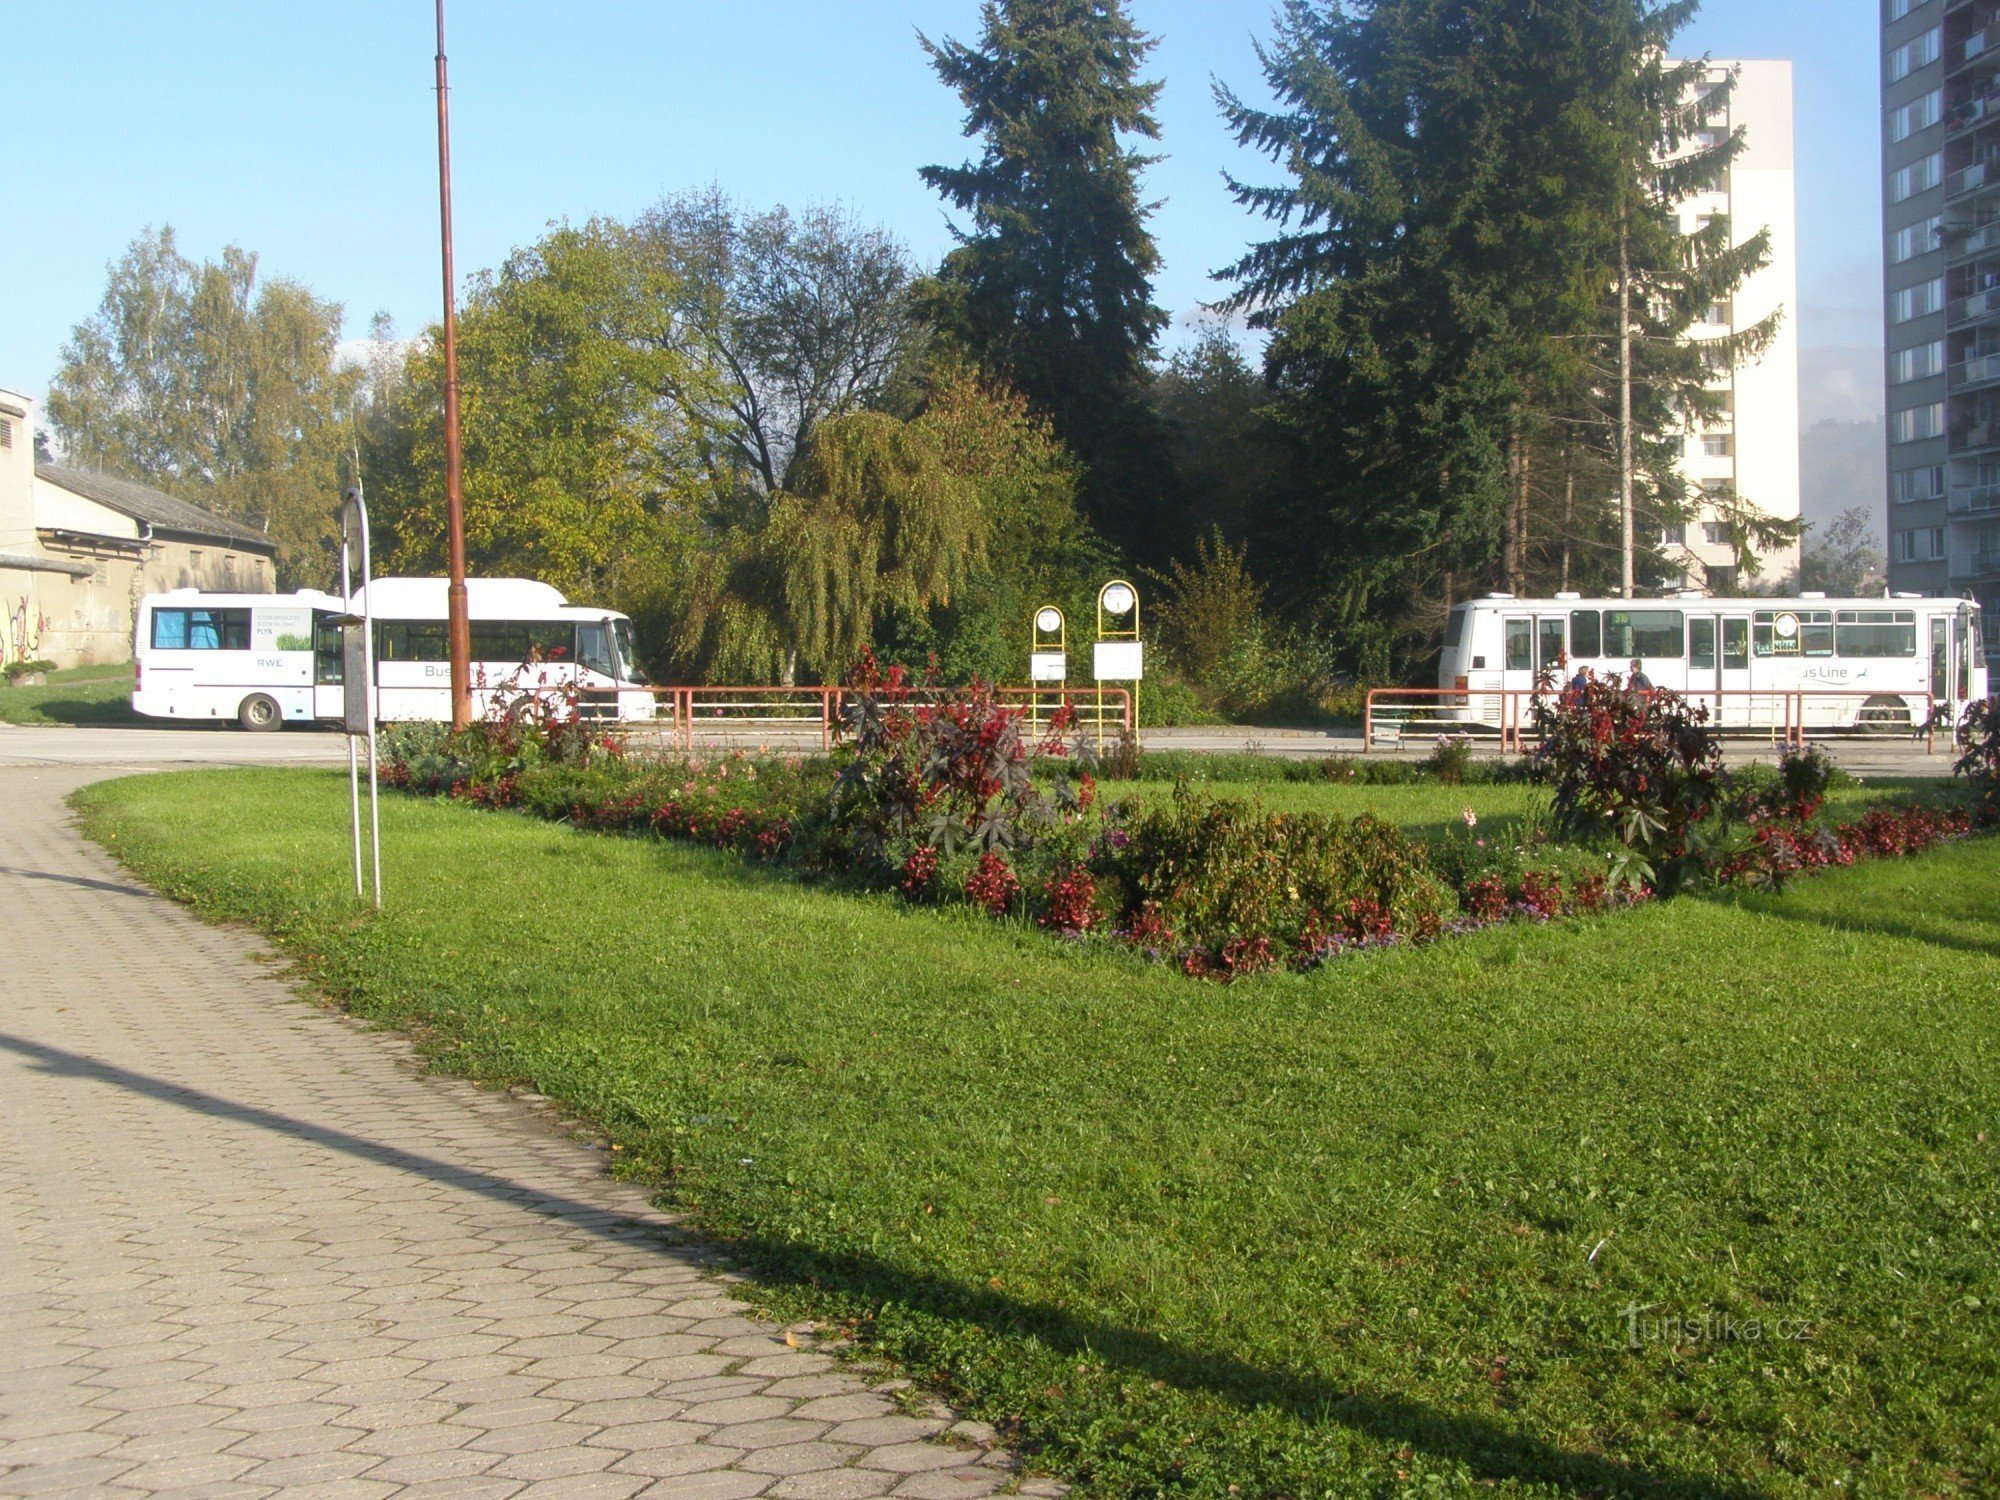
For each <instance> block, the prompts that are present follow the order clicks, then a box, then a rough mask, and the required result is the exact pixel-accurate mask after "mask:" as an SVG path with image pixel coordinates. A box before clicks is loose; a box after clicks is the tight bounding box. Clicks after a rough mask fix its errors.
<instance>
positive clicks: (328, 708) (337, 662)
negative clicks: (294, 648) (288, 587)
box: [312, 609, 347, 719]
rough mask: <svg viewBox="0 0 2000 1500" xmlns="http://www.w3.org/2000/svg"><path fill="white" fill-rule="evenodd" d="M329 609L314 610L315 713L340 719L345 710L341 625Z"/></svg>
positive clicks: (315, 714) (325, 717)
mask: <svg viewBox="0 0 2000 1500" xmlns="http://www.w3.org/2000/svg"><path fill="white" fill-rule="evenodd" d="M333 621H334V616H333V614H332V613H331V612H330V611H327V610H323V609H316V610H314V611H313V713H312V716H313V717H314V718H315V719H339V718H341V717H342V716H343V715H344V714H345V713H346V712H347V707H346V701H345V699H344V698H343V696H342V693H343V689H342V687H341V672H342V667H343V665H344V662H343V659H342V654H341V640H340V627H339V626H338V625H336V624H334V623H333Z"/></svg>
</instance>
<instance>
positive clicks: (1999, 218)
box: [1944, 205, 2000, 266]
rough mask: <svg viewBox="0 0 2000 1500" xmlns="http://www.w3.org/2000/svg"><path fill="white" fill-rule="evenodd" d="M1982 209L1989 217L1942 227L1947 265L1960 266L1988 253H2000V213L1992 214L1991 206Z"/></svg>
mask: <svg viewBox="0 0 2000 1500" xmlns="http://www.w3.org/2000/svg"><path fill="white" fill-rule="evenodd" d="M1983 207H1985V208H1986V210H1987V212H1988V213H1989V214H1991V215H1992V216H1991V217H1986V218H1980V219H1977V220H1968V221H1966V222H1963V223H1958V224H1947V225H1945V226H1944V251H1945V263H1946V264H1947V265H1954V266H1955V265H1960V264H1962V263H1964V262H1965V261H1968V260H1976V259H1978V257H1980V256H1982V255H1985V254H1988V253H1989V252H2000V213H1993V208H1992V205H1983Z"/></svg>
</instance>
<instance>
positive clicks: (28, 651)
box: [0, 594, 49, 661]
mask: <svg viewBox="0 0 2000 1500" xmlns="http://www.w3.org/2000/svg"><path fill="white" fill-rule="evenodd" d="M48 628H49V617H48V616H47V615H45V614H43V613H42V612H41V611H40V610H38V609H31V608H30V607H29V605H28V596H27V595H26V594H23V595H21V597H20V599H19V600H18V601H16V603H15V605H14V608H13V609H12V610H11V611H10V612H9V613H8V615H7V634H6V637H5V639H4V640H0V652H3V653H4V656H5V658H6V660H8V661H31V660H33V659H34V658H35V657H37V656H39V655H40V654H41V650H42V632H43V631H45V630H47V629H48Z"/></svg>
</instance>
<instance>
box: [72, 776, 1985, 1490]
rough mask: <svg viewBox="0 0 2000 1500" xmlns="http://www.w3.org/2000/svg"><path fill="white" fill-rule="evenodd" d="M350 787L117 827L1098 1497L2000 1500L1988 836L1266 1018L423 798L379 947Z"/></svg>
mask: <svg viewBox="0 0 2000 1500" xmlns="http://www.w3.org/2000/svg"><path fill="white" fill-rule="evenodd" d="M1268 790H1270V791H1273V792H1275V791H1276V790H1278V789H1275V788H1274V789H1268ZM1306 790H1308V791H1311V790H1315V789H1311V788H1308V789H1306ZM1329 791H1330V792H1332V793H1334V794H1337V795H1339V796H1340V797H1341V798H1342V800H1343V802H1345V800H1346V799H1347V798H1348V797H1350V796H1352V797H1355V798H1357V802H1358V801H1365V800H1366V799H1368V798H1369V797H1372V798H1374V799H1375V800H1376V802H1377V804H1378V805H1381V806H1385V807H1387V806H1389V803H1388V802H1387V800H1386V798H1385V796H1384V794H1386V793H1398V794H1403V793H1410V792H1416V791H1428V792H1429V795H1430V796H1431V797H1432V798H1434V799H1440V800H1438V801H1437V803H1436V806H1435V808H1434V809H1433V815H1439V814H1441V813H1442V812H1444V811H1448V810H1452V809H1455V808H1456V807H1458V806H1461V805H1464V804H1472V805H1475V806H1485V807H1487V808H1489V809H1492V810H1494V811H1496V812H1498V811H1500V809H1499V807H1498V806H1497V805H1496V800H1495V799H1501V798H1512V797H1514V796H1516V795H1518V794H1519V793H1518V792H1517V789H1515V788H1471V789H1466V790H1465V791H1463V792H1460V791H1458V790H1455V789H1405V788H1381V789H1372V788H1364V789H1358V790H1357V789H1351V788H1335V789H1329ZM344 798H345V787H344V784H343V778H341V777H340V776H339V775H337V774H327V773H323V772H318V771H230V772H196V773H185V774H179V775H173V776H155V777H147V778H143V779H135V780H127V781H120V782H112V783H106V784H101V785H99V786H96V787H93V788H90V789H88V790H86V791H85V792H83V793H81V794H79V802H80V804H81V806H82V807H83V808H84V810H85V813H86V817H87V826H88V827H89V828H90V829H91V830H92V832H93V833H95V834H96V835H97V836H98V837H100V838H102V839H103V840H105V841H106V842H107V843H108V844H109V846H110V847H111V848H113V849H114V850H115V851H117V852H118V853H119V854H120V855H121V856H122V857H123V858H124V859H126V860H127V861H128V862H129V863H130V864H131V865H132V866H133V867H134V868H135V869H136V870H137V871H139V872H140V873H141V874H142V875H144V876H145V877H146V878H148V879H150V880H152V881H153V882H155V883H156V884H158V885H159V886H161V887H162V888H163V889H166V890H168V891H170V892H171V893H173V894H175V895H177V896H179V897H182V898H183V899H187V900H189V901H192V902H193V903H194V904H195V905H196V906H197V907H198V908H199V909H200V910H202V911H203V912H204V913H206V914H207V915H209V916H211V917H215V918H218V919H223V918H226V919H235V920H242V921H246V922H249V923H251V924H253V925H255V926H257V927H260V928H263V929H265V930H268V931H271V932H273V933H275V934H276V935H277V937H278V939H279V940H280V941H281V942H282V943H283V945H284V946H285V947H286V948H287V950H288V951H289V952H291V953H292V954H293V955H294V956H295V957H296V958H297V959H298V961H299V962H300V964H301V966H302V968H303V969H304V971H305V972H306V973H307V974H309V975H310V976H311V977H312V978H313V979H314V980H315V981H316V982H317V983H318V984H319V985H320V986H321V987H323V988H324V989H325V990H326V991H327V992H329V993H330V994H333V995H335V996H337V997H338V998H339V999H341V1000H342V1001H343V1002H344V1003H346V1004H348V1005H350V1006H351V1007H353V1008H354V1009H355V1010H357V1011H359V1012H361V1013H363V1014H366V1015H370V1016H375V1017H379V1018H381V1019H382V1020H384V1021H387V1022H389V1023H392V1024H395V1025H399V1026H403V1027H407V1028H410V1029H412V1030H413V1031H415V1032H416V1033H417V1034H418V1035H419V1036H420V1037H422V1038H423V1039H424V1041H425V1043H426V1045H428V1046H429V1047H430V1048H432V1049H433V1050H434V1053H435V1056H436V1058H437V1061H438V1063H439V1065H440V1066H443V1067H446V1068H450V1069H454V1070H457V1071H460V1072H463V1073H467V1074H470V1075H472V1076H475V1077H479V1078H483V1079H488V1080H493V1081H496V1082H500V1081H505V1082H512V1081H520V1082H528V1083H531V1084H532V1085H533V1086H534V1087H535V1088H537V1089H538V1090H540V1091H542V1092H544V1093H547V1094H549V1095H551V1096H553V1097H555V1098H556V1099H559V1100H561V1101H562V1102H563V1103H564V1104H566V1105H567V1106H569V1107H570V1108H572V1109H574V1110H576V1111H579V1112H581V1113H584V1114H586V1115H589V1116H591V1117H593V1118H595V1119H597V1120H599V1121H601V1122H603V1123H604V1125H605V1126H606V1127H607V1129H608V1131H609V1133H610V1134H611V1136H612V1138H613V1139H614V1140H615V1141H617V1142H618V1143H619V1144H620V1145H621V1146H622V1147H623V1148H624V1149H623V1152H622V1155H623V1156H624V1158H625V1159H627V1160H629V1161H631V1162H632V1163H633V1164H634V1166H633V1170H635V1171H638V1172H643V1173H656V1174H659V1176H660V1177H661V1179H662V1181H663V1182H664V1183H665V1185H666V1191H667V1193H668V1194H669V1196H670V1197H671V1198H672V1200H674V1201H676V1202H678V1203H680V1204H682V1205H684V1206H686V1207H688V1208H689V1209H691V1210H692V1211H693V1212H694V1214H695V1215H696V1216H697V1218H698V1219H699V1221H700V1222H702V1223H703V1224H704V1225H705V1226H706V1227H707V1228H708V1229H709V1230H710V1231H712V1232H714V1233H717V1234H720V1235H727V1236H729V1237H731V1238H732V1239H733V1241H734V1244H735V1247H736V1252H737V1254H738V1255H739V1256H740V1257H741V1258H742V1260H743V1261H744V1262H745V1263H747V1264H748V1265H750V1266H752V1267H753V1268H755V1269H756V1270H757V1271H758V1272H759V1273H760V1274H761V1276H762V1278H763V1288H764V1289H763V1290H762V1291H761V1292H760V1293H759V1295H761V1296H763V1297H765V1298H767V1299H768V1300H769V1301H770V1302H771V1303H772V1304H773V1305H774V1308H775V1309H776V1310H778V1311H781V1312H783V1313H786V1314H801V1313H806V1312H810V1313H812V1314H815V1315H818V1316H822V1317H827V1318H832V1319H838V1318H840V1317H842V1316H846V1317H852V1318H855V1319H857V1320H858V1321H859V1324H860V1327H861V1330H862V1332H863V1334H864V1335H865V1336H866V1337H867V1338H868V1339H870V1340H872V1342H873V1343H874V1344H875V1345H876V1346H877V1347H878V1348H879V1349H880V1350H882V1351H883V1352H885V1353H886V1354H887V1355H889V1356H891V1357H893V1358H895V1359H898V1360H900V1361H902V1362H904V1363H905V1364H906V1365H907V1366H908V1367H909V1368H910V1369H912V1370H913V1371H915V1372H917V1373H918V1374H920V1375H922V1376H923V1377H925V1378H927V1379H930V1380H932V1381H934V1382H936V1383H938V1384H939V1385H940V1386H941V1387H942V1388H944V1389H946V1390H947V1391H949V1392H950V1393H951V1394H952V1395H953V1397H954V1398H955V1399H956V1400H958V1401H959V1402H960V1403H961V1404H962V1405H963V1406H964V1407H966V1408H967V1409H968V1410H970V1411H971V1412H973V1413H974V1414H976V1415H979V1416H982V1417H985V1418H987V1419H989V1420H995V1421H999V1422H1002V1423H1003V1424H1009V1425H1010V1427H1011V1428H1012V1429H1013V1430H1016V1431H1017V1432H1018V1433H1019V1435H1020V1437H1021V1438H1022V1440H1023V1441H1024V1442H1025V1443H1026V1444H1028V1445H1029V1446H1030V1447H1031V1448H1033V1449H1035V1450H1036V1451H1038V1453H1039V1455H1040V1459H1041V1461H1042V1462H1043V1463H1045V1464H1047V1465H1048V1466H1050V1467H1051V1468H1053V1469H1055V1470H1057V1471H1059V1472H1063V1473H1067V1474H1070V1475H1073V1476H1078V1477H1081V1478H1082V1479H1083V1480H1084V1481H1086V1484H1087V1487H1088V1489H1089V1491H1090V1492H1092V1493H1103V1494H1119V1495H1162V1494H1170V1495H1200V1496H1218V1497H1220V1496H1226V1495H1230V1494H1240V1495H1243V1496H1276V1495H1285V1496H1292V1497H1298V1500H1304V1497H1307V1496H1392V1495H1410V1496H1434V1495H1458V1494H1465V1495H1471V1494H1480V1495H1485V1494H1503V1495H1515V1496H1519V1495H1543V1496H1555V1495H1576V1496H1581V1495H1612V1494H1619V1495H1648V1496H1669V1495H1671V1496H1694V1495H1704V1496H1731V1497H1749V1496H1805V1495H1829V1494H1840V1495H1845V1496H1889V1495H1898V1496H1900V1495H1910V1494H1919V1493H1924V1494H1950V1495H1972V1494H1993V1493H1996V1492H2000V1437H1996V1435H1995V1422H1994V1414H1995V1412H1996V1411H2000V1329H1996V1327H1995V1325H1994V1322H1993V1318H1994V1316H1995V1311H1994V1310H1995V1306H1996V1301H2000V1270H1996V1261H1995V1256H1994V1249H1995V1244H1994V1231H1995V1225H1996V1221H2000V1192H1996V1189H1997V1188H2000V1016H1996V1009H1995V996H1996V994H2000V902H1996V900H1995V898H1994V892H1995V891H1996V890H2000V840H1991V839H1988V840H1982V841H1978V842H1975V843H1972V844H1968V845H1962V846H1957V847H1954V848H1951V849H1949V850H1946V851H1942V852H1940V853H1938V854H1934V855H1931V856H1928V857H1925V858H1922V859H1917V860H1908V861H1900V862H1885V863H1879V864H1873V865H1864V866H1861V867H1858V868H1856V869H1853V870H1850V871H1842V872H1836V873H1832V874H1827V875H1823V876H1820V877H1817V878H1815V879H1812V880H1809V881H1804V882H1801V883H1799V884H1798V885H1797V886H1795V887H1794V888H1793V890H1792V891H1791V892H1789V893H1788V894H1786V895H1784V896H1782V897H1777V898H1757V899H1749V898H1741V899H1727V900H1724V899H1718V900H1684V901H1680V902H1677V903H1674V904H1671V905H1663V906H1657V907H1650V908H1641V909H1639V910H1636V911H1633V912H1630V913H1626V914H1623V915H1620V916H1616V917H1608V918H1600V919H1592V920H1588V921H1581V922H1575V923H1570V924H1565V925H1561V926H1557V927H1553V928H1526V927H1508V928H1503V929H1496V930H1491V931H1488V932H1484V933H1481V934H1478V935H1475V936H1473V937H1470V938H1465V939H1458V940H1452V941H1449V942H1445V943H1441V944H1439V945H1436V946H1434V947H1431V948H1428V949H1424V950H1418V951H1390V952H1384V953H1380V954H1376V955H1372V956H1368V957H1362V958H1355V959H1348V960H1344V961H1339V962H1336V963H1334V964H1333V965H1330V966H1329V967H1327V968H1326V969H1323V970H1321V971H1319V972H1317V973H1314V974H1310V975H1304V976H1288V975H1280V976H1274V977H1269V978H1264V979H1259V980H1256V981H1251V982H1246V983H1242V984H1238V985H1235V986H1230V987H1226V988H1225V987H1218V986H1210V985H1202V984H1196V983H1193V982H1190V981H1187V980H1185V979H1182V978H1180V977H1179V976H1178V975H1176V974H1174V973H1171V972H1169V971H1167V970H1164V969H1161V968H1157V967H1147V966H1145V965H1144V964H1142V963H1141V962H1139V961H1138V960H1136V959H1134V958H1131V957H1128V956H1125V955H1122V954H1119V953H1116V952H1112V951H1108V950H1101V949H1096V948H1092V947H1065V946H1063V945H1060V944H1058V943H1056V942H1054V941H1053V940H1050V939H1047V938H1044V937H1043V936H1041V935H1040V934H1039V933H1035V932H1030V931H1026V930H1022V929H1018V928H1010V927H1007V926H1002V925H997V924H992V923H989V922H987V921H985V920H983V919H980V918H977V917H974V916H971V915H969V914H966V913H963V912H958V911H942V912H940V911H937V910H916V909H911V908H906V907H902V906H900V905H898V904H897V903H896V902H894V901H892V900H889V899H886V898H868V897H856V896H851V895H843V894H838V893H834V892H830V891H825V890H818V889H813V888H809V887H804V886H801V885H799V884H797V883H795V882H793V881H791V880H790V879H788V878H785V877H783V876H781V875H775V874H770V873H766V872H762V871H758V870H755V869H752V868H750V867H747V866H745V865H743V864H741V863H739V862H737V861H736V860H734V859H733V858H729V857H724V856H719V855H713V854H709V853H707V852H704V851H701V850H697V849H691V848H687V847H683V846H676V845H670V844H666V843H661V842H657V841H653V840H629V839H618V838H611V837H606V836H602V835H587V834H577V833H573V832H570V831H569V830H567V829H565V828H563V827H561V826H558V825H551V824H544V823H539V822H535V821H532V820H530V819H527V818H523V817H517V816H514V815H509V814H492V813H482V812H478V811H474V810H471V809H468V808H465V807H463V806H459V805H454V804H451V803H448V802H420V801H414V800H406V799H402V798H393V797H392V798H390V799H388V800H386V801H385V803H384V805H383V837H384V842H385V851H384V852H385V860H386V867H387V883H388V889H389V907H388V910H387V911H386V912H385V913H384V914H383V915H382V916H380V917H379V918H369V919H359V918H356V917H355V915H354V914H353V911H352V905H351V894H350V893H349V891H348V888H347V885H346V882H347V879H348V872H347V864H346V860H347V848H346V837H347V835H346V827H345V816H346V814H345V803H344ZM1347 810H1353V806H1352V805H1350V806H1349V807H1348V809H1347ZM1401 810H1402V811H1404V812H1409V811H1411V810H1412V809H1410V808H1409V807H1407V806H1405V807H1403V808H1402V809H1401ZM1636 1308H1644V1309H1645V1311H1644V1312H1638V1313H1631V1314H1629V1315H1628V1311H1627V1310H1628V1309H1636ZM1634 1331H1636V1332H1637V1334H1638V1339H1637V1344H1638V1347H1636V1348H1633V1347H1630V1346H1629V1345H1630V1339H1629V1335H1630V1334H1631V1333H1632V1332H1634ZM1718 1332H1720V1333H1722V1334H1723V1335H1724V1336H1723V1337H1720V1338H1717V1337H1712V1335H1714V1334H1716V1333H1718ZM1753 1335H1754V1336H1753ZM1781 1335H1782V1336H1781Z"/></svg>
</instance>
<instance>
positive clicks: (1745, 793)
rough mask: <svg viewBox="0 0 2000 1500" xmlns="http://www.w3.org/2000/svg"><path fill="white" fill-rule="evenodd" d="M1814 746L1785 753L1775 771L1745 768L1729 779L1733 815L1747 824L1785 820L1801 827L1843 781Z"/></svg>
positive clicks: (1816, 812)
mask: <svg viewBox="0 0 2000 1500" xmlns="http://www.w3.org/2000/svg"><path fill="white" fill-rule="evenodd" d="M1845 775H1846V773H1845V772H1843V771H1842V770H1841V769H1840V767H1839V766H1837V765H1835V764H1834V761H1833V757H1832V756H1830V755H1828V754H1827V753H1826V751H1825V750H1823V749H1821V748H1820V747H1819V746H1818V745H1807V746H1805V747H1804V748H1803V749H1797V750H1793V749H1788V750H1786V751H1785V752H1784V754H1783V755H1781V756H1779V757H1778V763H1777V765H1776V766H1775V767H1765V766H1747V767H1745V768H1744V769H1743V770H1741V771H1739V772H1737V773H1735V775H1733V776H1732V777H1731V778H1730V785H1731V787H1732V789H1733V790H1734V792H1735V794H1736V795H1735V799H1734V800H1735V811H1736V813H1737V815H1738V816H1739V817H1742V818H1745V819H1747V820H1750V821H1753V822H1754V821H1757V820H1759V819H1765V818H1787V819H1790V820H1791V821H1793V822H1795V823H1803V822H1806V821H1808V820H1809V819H1811V818H1813V817H1815V816H1817V815H1818V813H1819V810H1820V809H1821V808H1822V807H1824V806H1825V805H1826V794H1827V793H1828V792H1829V791H1830V790H1832V789H1833V787H1834V786H1836V785H1838V784H1839V783H1840V781H1841V780H1842V779H1843V778H1844V777H1845Z"/></svg>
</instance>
